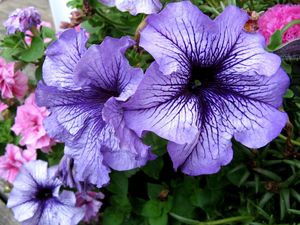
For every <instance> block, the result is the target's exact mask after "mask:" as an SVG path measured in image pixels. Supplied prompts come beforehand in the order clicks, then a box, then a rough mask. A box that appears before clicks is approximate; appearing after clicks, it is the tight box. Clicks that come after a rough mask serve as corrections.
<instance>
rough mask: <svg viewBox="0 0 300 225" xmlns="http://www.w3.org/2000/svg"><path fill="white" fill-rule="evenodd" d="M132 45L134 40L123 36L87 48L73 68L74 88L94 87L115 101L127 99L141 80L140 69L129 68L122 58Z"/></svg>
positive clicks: (141, 73) (126, 61)
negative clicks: (74, 68)
mask: <svg viewBox="0 0 300 225" xmlns="http://www.w3.org/2000/svg"><path fill="white" fill-rule="evenodd" d="M133 44H134V41H133V40H132V39H131V38H130V37H128V36H126V37H122V38H121V39H116V38H111V37H106V38H105V39H104V41H103V42H102V44H101V45H93V46H91V47H90V48H89V49H88V51H87V52H86V54H85V55H84V56H83V57H82V59H81V60H80V61H79V62H78V65H77V67H76V70H75V75H74V76H75V78H74V79H75V82H76V83H77V85H81V86H86V85H94V86H96V87H97V88H99V89H100V88H101V89H103V91H105V90H106V91H107V93H110V94H111V96H115V97H118V100H121V101H125V100H127V98H128V97H129V96H131V95H132V94H133V93H134V92H135V90H136V88H137V86H138V84H139V83H140V81H141V79H142V77H143V72H142V70H141V69H138V68H132V67H131V66H130V65H129V62H128V60H127V59H126V58H125V55H124V54H125V51H126V50H127V49H128V48H129V47H131V46H132V45H133Z"/></svg>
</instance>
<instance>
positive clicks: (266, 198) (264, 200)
mask: <svg viewBox="0 0 300 225" xmlns="http://www.w3.org/2000/svg"><path fill="white" fill-rule="evenodd" d="M273 196H274V193H271V192H267V193H265V194H264V196H263V197H262V198H261V200H260V202H259V204H258V206H259V207H260V208H263V207H264V205H265V204H266V203H267V202H268V201H269V200H270V199H271V198H272V197H273Z"/></svg>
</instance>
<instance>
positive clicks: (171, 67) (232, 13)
mask: <svg viewBox="0 0 300 225" xmlns="http://www.w3.org/2000/svg"><path fill="white" fill-rule="evenodd" d="M247 20H248V16H247V13H246V12H244V11H242V10H241V9H239V8H236V7H233V6H229V7H227V8H226V9H225V10H224V12H223V13H222V14H221V15H219V16H218V17H217V18H216V19H215V20H211V19H210V18H209V17H207V16H206V15H204V14H203V13H202V12H201V11H200V10H199V9H198V8H197V7H196V6H194V5H193V4H192V3H191V2H189V1H184V2H178V3H170V4H168V5H167V7H166V8H165V9H164V10H163V11H162V12H161V13H159V14H156V15H150V16H149V17H148V19H147V26H146V27H145V28H144V29H143V30H142V32H141V40H140V45H141V46H142V47H143V48H144V49H146V50H147V51H148V52H149V53H150V54H151V55H152V56H153V57H154V58H155V60H156V62H154V63H153V64H152V65H151V66H150V68H149V69H148V71H147V72H146V75H145V78H144V79H143V81H142V82H141V84H140V85H139V87H138V89H137V91H136V93H135V94H134V95H133V96H132V98H131V99H130V100H129V101H128V102H127V103H125V105H124V107H125V120H126V122H127V123H128V126H129V127H130V128H132V129H133V130H135V131H136V133H137V134H138V135H139V136H141V135H142V133H143V131H152V132H155V133H156V134H158V135H160V136H161V137H163V138H165V139H168V140H169V141H170V142H169V144H168V152H169V154H170V157H171V158H172V161H173V165H174V168H175V169H177V168H178V167H181V169H182V171H183V172H184V173H186V174H189V175H200V174H211V173H215V172H217V171H218V170H219V169H220V167H221V166H222V165H226V164H228V163H229V162H230V161H231V159H232V146H231V139H232V137H234V138H235V139H236V140H237V141H239V142H241V143H242V144H244V145H246V146H247V147H250V148H259V147H262V146H264V145H266V144H267V143H269V142H270V141H271V140H272V139H274V138H275V137H277V135H278V134H279V133H280V132H281V130H282V128H283V127H284V125H285V123H286V121H287V115H286V113H283V112H280V111H279V110H278V108H279V107H280V106H281V104H282V96H283V94H284V93H285V91H286V89H287V87H288V85H289V78H288V76H287V75H286V73H285V72H284V71H283V70H282V69H281V68H280V58H279V57H278V56H276V55H274V54H271V53H268V52H266V51H265V50H264V47H265V41H264V39H263V37H262V36H260V35H259V34H256V33H247V32H245V31H244V30H243V26H244V24H245V22H246V21H247Z"/></svg>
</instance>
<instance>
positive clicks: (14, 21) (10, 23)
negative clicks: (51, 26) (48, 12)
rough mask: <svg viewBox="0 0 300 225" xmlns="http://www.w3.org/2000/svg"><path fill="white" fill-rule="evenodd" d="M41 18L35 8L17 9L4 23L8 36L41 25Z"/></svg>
mask: <svg viewBox="0 0 300 225" xmlns="http://www.w3.org/2000/svg"><path fill="white" fill-rule="evenodd" d="M41 22H42V21H41V16H40V14H39V13H38V11H37V10H36V9H35V8H34V7H28V8H25V9H16V10H15V11H13V12H12V13H11V14H10V15H9V17H8V19H7V20H6V21H5V22H4V23H3V25H4V27H6V29H7V33H8V34H14V33H16V31H21V32H25V31H27V30H30V29H31V27H35V26H37V25H39V24H40V23H41Z"/></svg>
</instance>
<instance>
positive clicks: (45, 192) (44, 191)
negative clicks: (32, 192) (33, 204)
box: [36, 187, 53, 200]
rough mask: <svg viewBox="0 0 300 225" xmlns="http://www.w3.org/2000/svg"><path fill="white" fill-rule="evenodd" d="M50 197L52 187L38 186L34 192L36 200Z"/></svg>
mask: <svg viewBox="0 0 300 225" xmlns="http://www.w3.org/2000/svg"><path fill="white" fill-rule="evenodd" d="M52 197H53V195H52V188H50V187H40V188H39V189H38V191H37V193H36V198H37V199H38V200H47V199H49V198H52Z"/></svg>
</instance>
